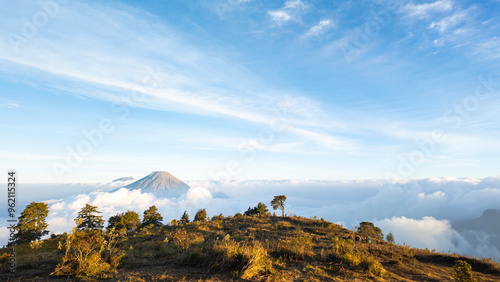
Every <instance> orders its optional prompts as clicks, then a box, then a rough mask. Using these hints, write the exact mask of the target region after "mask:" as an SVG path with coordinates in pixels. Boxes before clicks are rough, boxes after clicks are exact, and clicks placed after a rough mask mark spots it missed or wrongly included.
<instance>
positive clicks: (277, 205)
mask: <svg viewBox="0 0 500 282" xmlns="http://www.w3.org/2000/svg"><path fill="white" fill-rule="evenodd" d="M285 201H286V196H285V195H279V196H274V199H273V200H272V201H271V205H272V206H273V209H275V210H277V209H280V210H281V216H285Z"/></svg>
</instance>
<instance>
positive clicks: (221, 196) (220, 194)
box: [212, 192, 229, 199]
mask: <svg viewBox="0 0 500 282" xmlns="http://www.w3.org/2000/svg"><path fill="white" fill-rule="evenodd" d="M212 197H214V198H215V199H229V196H228V195H227V194H226V193H224V192H216V193H213V194H212Z"/></svg>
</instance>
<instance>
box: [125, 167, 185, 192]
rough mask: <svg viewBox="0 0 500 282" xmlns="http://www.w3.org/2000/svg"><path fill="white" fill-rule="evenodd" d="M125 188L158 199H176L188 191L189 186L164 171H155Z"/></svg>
mask: <svg viewBox="0 0 500 282" xmlns="http://www.w3.org/2000/svg"><path fill="white" fill-rule="evenodd" d="M125 188H128V189H140V190H141V191H144V192H146V193H152V194H154V195H155V196H156V197H159V198H177V197H180V196H181V195H182V194H184V193H186V192H187V191H188V190H189V186H188V185H187V184H186V183H184V182H182V181H180V180H179V179H177V177H175V176H173V175H172V174H170V173H168V172H166V171H155V172H153V173H151V174H150V175H148V176H146V177H144V178H141V179H139V180H137V181H136V182H133V183H131V184H129V185H127V186H125Z"/></svg>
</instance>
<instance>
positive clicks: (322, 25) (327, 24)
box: [302, 20, 335, 39]
mask: <svg viewBox="0 0 500 282" xmlns="http://www.w3.org/2000/svg"><path fill="white" fill-rule="evenodd" d="M333 27H335V24H334V23H333V21H332V20H322V21H320V22H319V23H318V24H317V25H315V26H313V27H311V28H310V29H309V30H308V31H307V32H306V33H305V34H303V35H302V38H303V39H306V38H309V37H313V36H319V35H321V34H323V33H325V32H326V31H327V30H329V29H331V28H333Z"/></svg>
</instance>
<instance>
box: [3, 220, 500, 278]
mask: <svg viewBox="0 0 500 282" xmlns="http://www.w3.org/2000/svg"><path fill="white" fill-rule="evenodd" d="M115 235H117V234H115ZM355 235H356V234H355V232H353V231H350V230H347V229H345V228H342V227H341V226H338V225H336V224H333V223H331V222H328V221H324V220H317V219H306V218H303V217H275V216H271V217H258V216H238V217H226V218H224V217H214V218H212V220H210V221H197V222H191V223H186V224H178V225H174V226H163V227H159V228H154V227H152V226H150V227H149V228H142V229H138V230H136V231H132V232H122V234H121V235H117V236H116V237H115V238H114V239H112V240H109V237H108V241H107V242H110V241H112V242H114V248H115V249H113V250H111V249H110V250H111V251H110V252H108V253H107V254H108V257H111V256H110V255H109V254H112V253H113V252H114V254H115V256H114V258H115V260H114V263H111V262H110V265H111V264H114V267H116V269H114V268H113V267H108V268H102V269H101V268H100V264H99V263H98V262H96V261H95V260H93V259H92V258H91V255H88V262H85V263H88V265H87V267H88V268H89V269H87V270H85V269H83V272H80V273H79V274H77V273H76V272H75V271H76V270H75V269H76V268H75V267H76V266H75V265H74V264H67V265H69V266H70V267H69V268H68V267H67V269H66V270H68V269H69V271H70V272H71V271H74V273H73V274H69V275H68V272H66V273H65V274H64V273H63V274H62V275H58V276H57V275H54V274H53V275H51V273H54V270H55V269H56V268H57V267H58V265H59V266H61V262H62V260H63V257H64V256H65V253H66V250H65V247H64V243H65V242H67V238H68V235H62V236H52V237H57V238H52V239H47V240H44V241H43V243H42V244H41V246H40V247H39V248H36V246H33V247H30V245H29V244H25V245H19V246H16V256H17V272H16V273H15V274H11V273H8V272H7V271H8V265H7V264H6V260H7V259H6V258H5V256H4V258H3V259H2V260H3V263H2V266H3V272H2V273H1V274H0V280H2V281H20V280H23V281H24V280H28V281H29V280H31V281H35V280H36V281H39V280H49V279H50V280H54V279H55V280H61V281H64V280H68V279H70V280H95V279H103V278H107V279H108V280H109V281H160V280H166V281H178V280H191V281H193V280H196V281H198V280H203V281H227V280H231V279H234V280H259V281H304V280H308V281H325V280H330V281H345V280H349V281H446V280H453V275H454V274H455V270H454V268H453V266H454V265H455V263H456V261H457V260H464V261H466V262H467V263H468V264H470V265H471V266H472V273H473V275H474V277H475V278H478V279H480V280H481V281H498V280H500V266H499V265H498V264H495V263H493V262H492V261H490V260H485V259H483V260H478V259H475V258H468V257H463V256H459V255H452V254H445V253H437V252H432V251H429V250H421V249H415V248H411V247H409V246H400V245H395V244H391V243H388V242H385V241H382V240H378V239H372V243H369V242H366V241H364V240H362V242H359V243H357V244H356V243H355V242H354V241H353V240H352V239H351V238H354V236H355ZM96 238H97V237H96ZM89 242H90V241H87V243H86V244H82V246H85V247H88V248H89V249H90V248H92V247H89V246H91V244H90V243H89ZM58 245H61V246H62V248H60V249H59V248H58ZM73 247H74V246H73ZM80 247H81V246H80ZM94 247H96V250H97V251H96V252H97V253H99V252H100V251H101V254H104V253H106V248H107V247H106V248H104V249H105V250H104V251H102V249H101V250H100V251H99V245H98V244H97V245H94ZM108 249H109V248H108ZM78 250H81V248H80V249H78V248H77V247H74V249H72V252H74V253H75V254H76V253H77V251H78ZM6 252H7V250H6V249H2V253H6ZM70 252H71V251H70ZM105 256H106V255H103V257H105ZM112 260H113V259H111V260H110V261H112ZM108 266H109V265H108ZM80 270H81V269H80ZM100 270H102V271H100ZM85 271H87V272H85ZM85 273H86V274H85Z"/></svg>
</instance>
